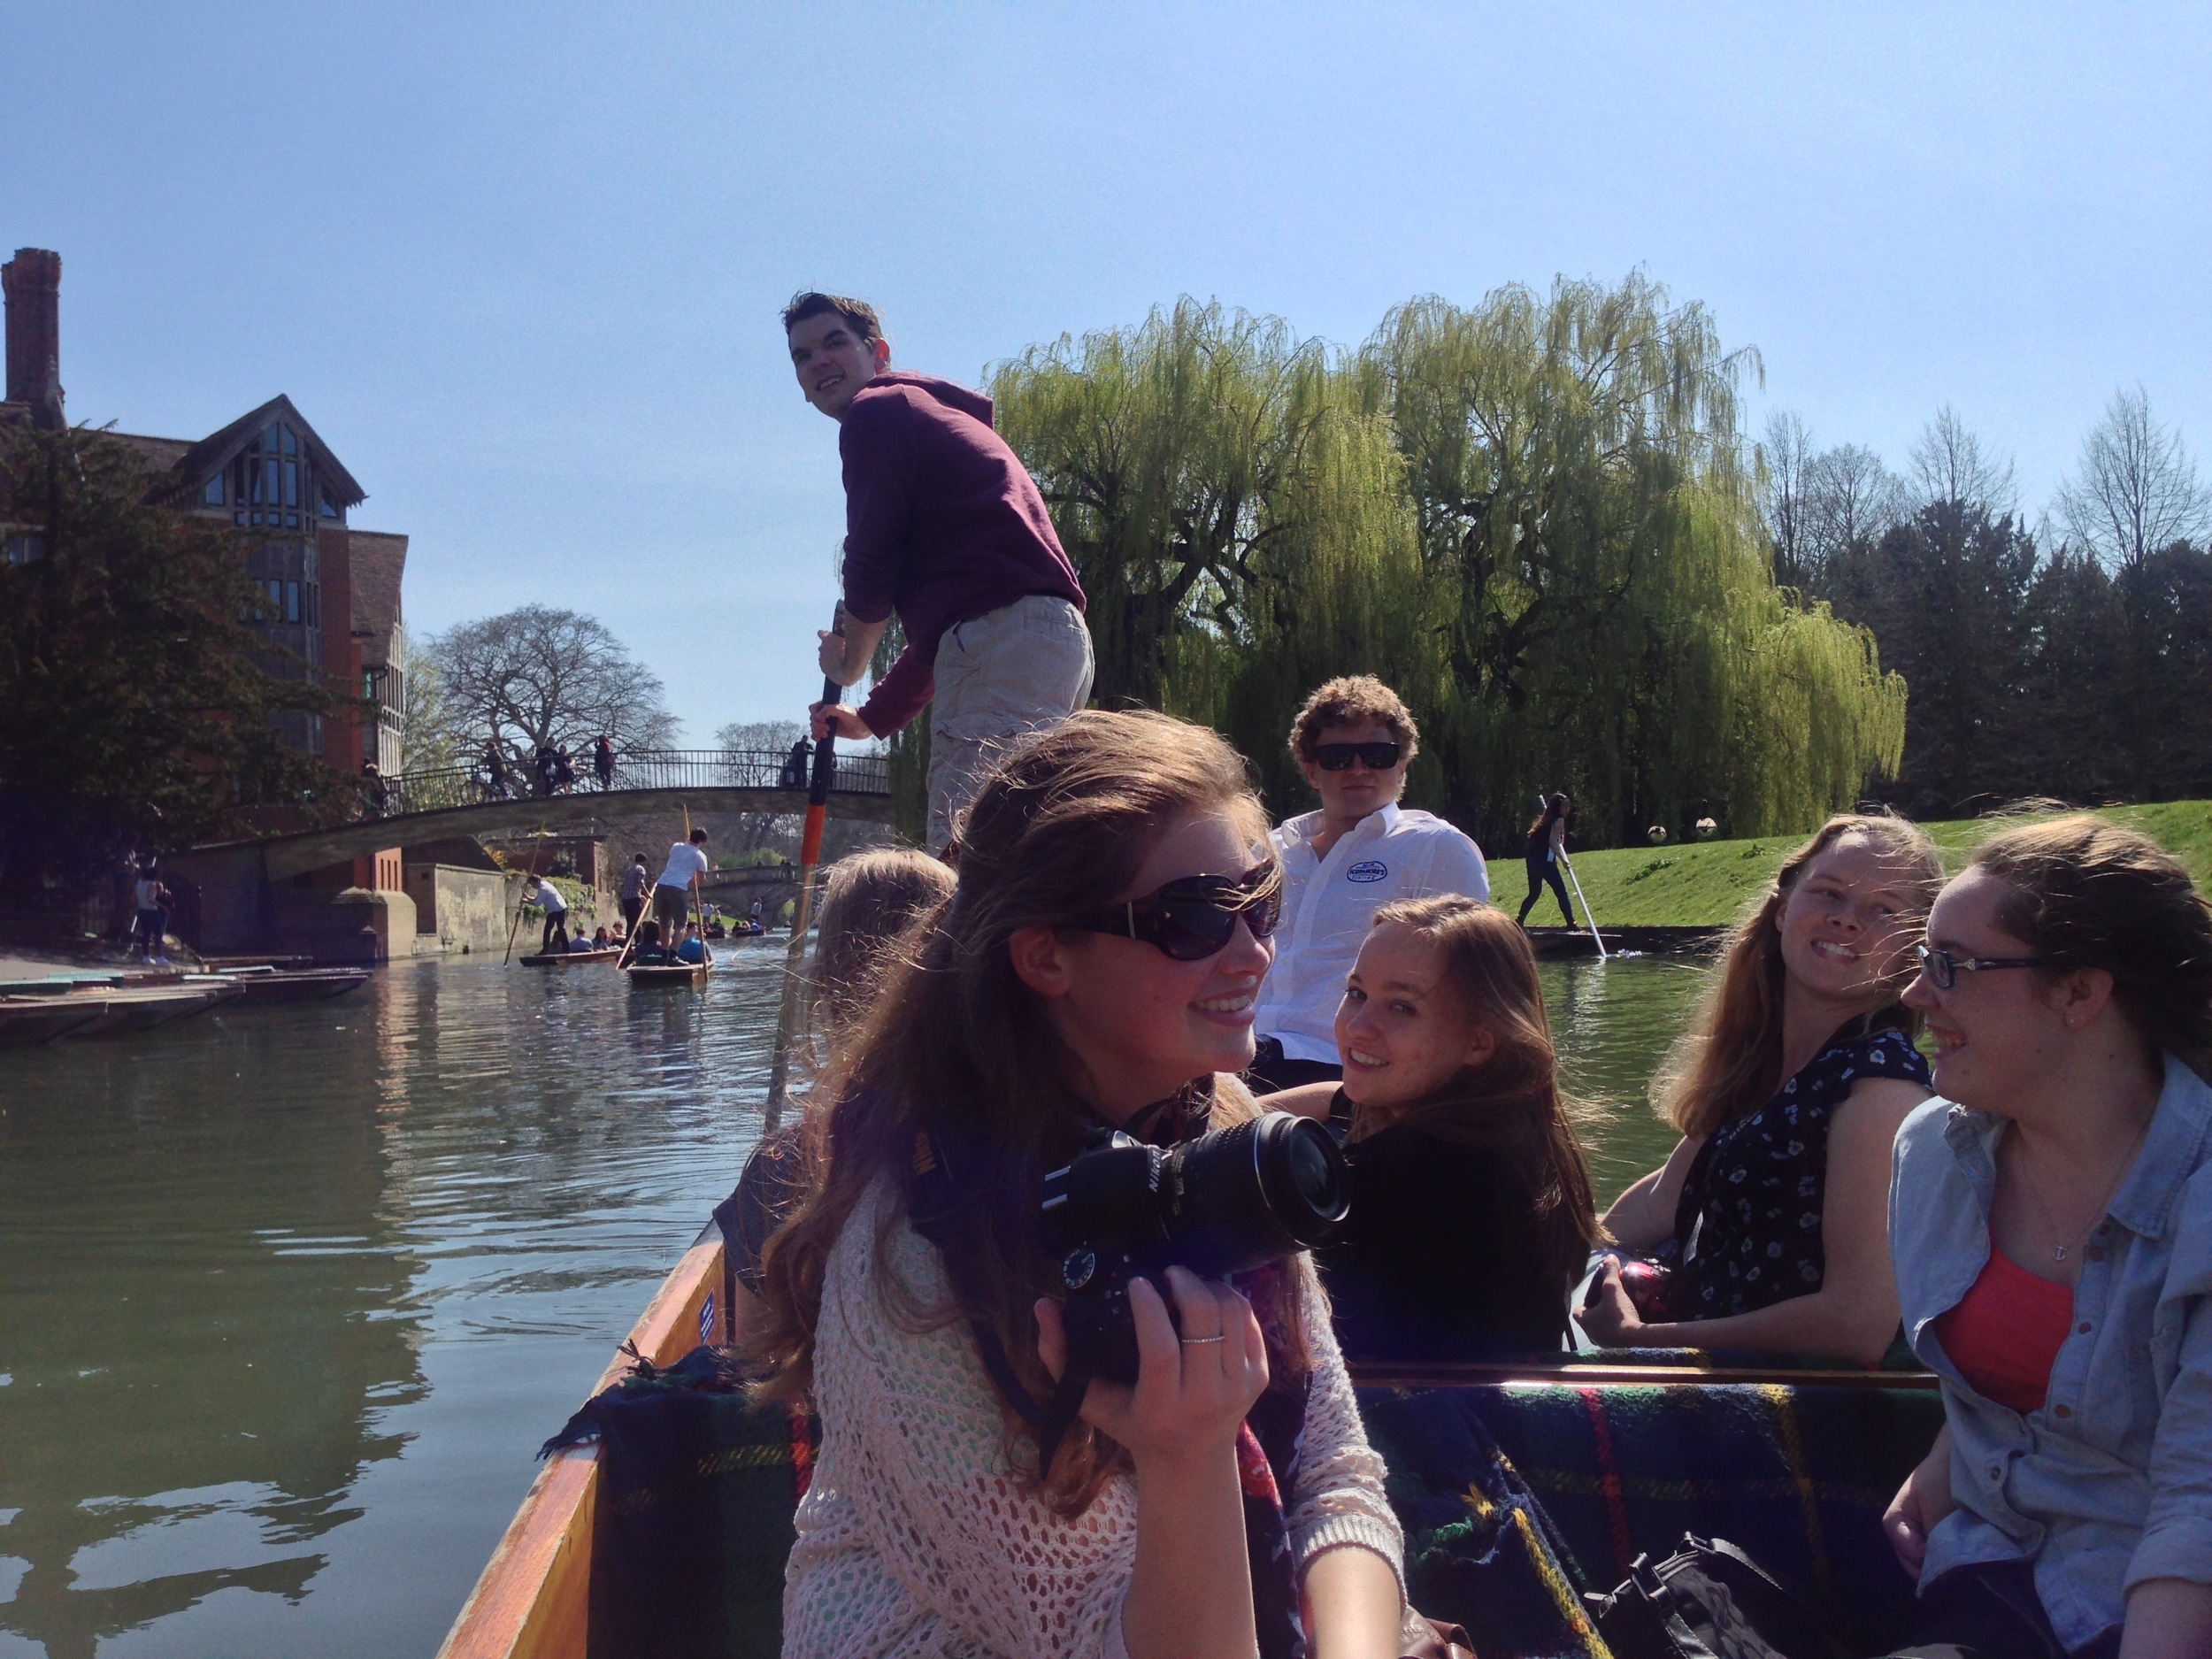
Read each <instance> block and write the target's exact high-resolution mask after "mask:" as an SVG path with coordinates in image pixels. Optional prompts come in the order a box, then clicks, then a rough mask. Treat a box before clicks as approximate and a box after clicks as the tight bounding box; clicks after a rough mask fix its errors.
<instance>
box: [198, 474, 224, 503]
mask: <svg viewBox="0 0 2212 1659" xmlns="http://www.w3.org/2000/svg"><path fill="white" fill-rule="evenodd" d="M200 499H201V500H202V501H203V502H204V503H206V504H207V505H208V506H211V507H219V506H221V505H222V504H223V475H222V474H221V473H220V472H218V473H216V475H215V476H214V477H213V478H211V479H209V480H207V487H206V488H204V489H203V490H201V492H200Z"/></svg>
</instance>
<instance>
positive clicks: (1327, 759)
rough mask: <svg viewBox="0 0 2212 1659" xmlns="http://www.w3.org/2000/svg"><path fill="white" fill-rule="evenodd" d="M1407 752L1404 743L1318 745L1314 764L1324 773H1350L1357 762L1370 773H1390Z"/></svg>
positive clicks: (1314, 750)
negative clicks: (1353, 764)
mask: <svg viewBox="0 0 2212 1659" xmlns="http://www.w3.org/2000/svg"><path fill="white" fill-rule="evenodd" d="M1405 752H1406V749H1405V745H1404V744H1403V743H1317V744H1315V745H1314V749H1313V763H1314V764H1315V765H1317V766H1318V767H1320V768H1321V770H1322V771H1324V772H1349V771H1351V769H1352V763H1353V762H1354V761H1355V760H1356V761H1359V762H1360V763H1361V764H1363V765H1365V766H1366V768H1367V770H1368V771H1370V772H1388V771H1389V770H1390V769H1391V768H1392V767H1394V766H1395V765H1396V764H1398V757H1400V756H1402V755H1403V754H1404V753H1405Z"/></svg>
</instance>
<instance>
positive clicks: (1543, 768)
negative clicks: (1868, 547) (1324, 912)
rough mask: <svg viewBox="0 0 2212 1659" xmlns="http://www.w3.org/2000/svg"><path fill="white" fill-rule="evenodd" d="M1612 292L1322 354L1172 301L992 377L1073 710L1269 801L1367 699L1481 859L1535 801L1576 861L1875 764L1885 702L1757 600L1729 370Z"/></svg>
mask: <svg viewBox="0 0 2212 1659" xmlns="http://www.w3.org/2000/svg"><path fill="white" fill-rule="evenodd" d="M1755 369H1756V357H1755V356H1754V355H1753V354H1750V353H1743V352H1739V353H1728V352H1725V351H1724V350H1723V349H1721V347H1720V344H1719V342H1718V339H1717V334H1716V332H1715V330H1714V328H1713V326H1712V324H1711V321H1710V319H1709V317H1708V316H1707V315H1706V313H1705V312H1704V311H1703V310H1702V308H1701V307H1699V306H1696V305H1689V306H1685V307H1682V308H1679V309H1671V308H1670V306H1669V304H1668V303H1667V298H1666V295H1665V293H1664V291H1663V289H1661V288H1657V287H1656V286H1655V285H1653V284H1651V283H1649V282H1647V281H1646V280H1643V279H1642V278H1641V277H1632V278H1631V279H1629V280H1627V281H1625V282H1624V283H1622V284H1620V285H1619V286H1618V287H1616V288H1606V287H1603V286H1601V285H1599V284H1595V283H1570V282H1562V283H1560V284H1558V285H1557V286H1556V287H1555V288H1554V290H1553V292H1552V293H1551V295H1550V296H1548V298H1543V297H1539V296H1536V295H1534V294H1532V292H1530V291H1529V290H1527V289H1525V288H1504V289H1501V290H1500V291H1498V292H1497V293H1495V294H1493V295H1492V296H1489V297H1488V298H1487V299H1486V300H1485V301H1484V302H1483V303H1482V304H1481V305H1480V306H1479V307H1477V308H1475V309H1474V310H1471V311H1463V310H1460V309H1458V308H1455V307H1454V306H1452V305H1449V304H1448V303H1445V302H1443V301H1441V300H1437V299H1425V300H1417V301H1414V302H1412V303H1409V304H1407V305H1405V306H1402V307H1401V308H1400V309H1399V310H1397V311H1394V312H1393V313H1391V315H1390V316H1389V317H1388V318H1386V319H1385V321H1384V323H1383V326H1382V327H1381V328H1380V329H1379V331H1378V332H1377V333H1376V334H1375V335H1374V337H1373V338H1372V339H1371V341H1370V342H1368V343H1367V345H1366V346H1365V347H1364V348H1363V349H1362V350H1361V351H1359V352H1358V353H1357V354H1356V355H1353V356H1350V357H1342V356H1338V355H1333V354H1332V353H1331V352H1330V351H1329V349H1327V348H1326V347H1325V346H1324V345H1322V344H1321V343H1320V342H1315V341H1310V340H1300V339H1298V338H1297V337H1296V335H1295V334H1294V333H1293V331H1292V330H1291V329H1290V327H1289V326H1288V325H1287V324H1286V323H1284V322H1282V321H1281V320H1279V319H1271V318H1256V317H1251V316H1248V315H1246V314H1244V313H1241V312H1231V311H1224V310H1222V308H1220V307H1219V306H1218V305H1202V304H1198V303H1194V302H1193V301H1190V300H1185V301H1183V302H1181V303H1179V304H1177V305H1176V306H1175V307H1174V308H1173V310H1172V311H1155V312H1154V313H1153V314H1152V315H1151V316H1150V317H1149V318H1148V319H1146V321H1145V322H1144V323H1143V324H1141V326H1137V327H1134V328H1129V329H1121V330H1115V331H1110V332H1107V333H1102V334H1092V335H1088V336H1086V337H1085V338H1084V339H1082V340H1081V341H1080V342H1077V341H1075V340H1072V339H1070V338H1066V337H1063V338H1062V339H1061V340H1059V341H1058V342H1056V343H1054V344H1052V345H1050V346H1047V347H1042V348H1039V349H1033V350H1032V351H1030V352H1028V353H1027V354H1025V356H1024V357H1020V358H1018V359H1017V360H1015V361H1014V362H1011V363H1009V364H1007V365H1002V367H1001V368H1000V369H999V370H998V371H997V373H996V374H995V377H994V380H993V385H992V392H993V394H994V396H995V398H996V399H997V401H998V404H999V409H1000V424H1001V426H1002V430H1003V431H1004V433H1005V434H1006V436H1007V438H1008V440H1009V441H1010V442H1011V443H1012V444H1013V445H1014V447H1015V449H1017V450H1018V452H1019V453H1020V454H1021V455H1022V457H1024V459H1025V462H1026V463H1027V464H1028V465H1029V467H1030V469H1031V471H1032V472H1034V473H1035V474H1036V476H1037V478H1038V481H1039V483H1040V486H1041V488H1042V490H1043V492H1044V495H1045V499H1046V501H1047V502H1048V504H1049V505H1050V507H1051V510H1052V513H1053V518H1054V522H1055V524H1056V526H1057V528H1058V531H1059V534H1060V538H1061V541H1063V543H1064V545H1065V547H1066V548H1067V550H1068V552H1069V555H1070V557H1071V558H1072V559H1073V561H1074V563H1075V565H1076V569H1077V572H1078V573H1079V575H1080V576H1081V578H1082V580H1083V584H1084V588H1085V590H1086V591H1087V594H1088V595H1089V597H1090V602H1091V611H1090V620H1091V629H1092V634H1093V638H1094V644H1095V648H1096V650H1097V654H1098V678H1097V685H1096V691H1095V694H1094V695H1096V696H1097V698H1098V700H1099V701H1100V702H1101V703H1102V704H1104V705H1106V706H1110V707H1112V706H1123V705H1125V704H1128V703H1141V704H1146V705H1149V706H1153V707H1160V708H1165V709H1168V710H1171V711H1173V712H1176V713H1179V714H1183V715H1186V716H1188V717H1189V718H1194V719H1201V720H1204V721H1207V722H1209V723H1210V724H1212V725H1214V726H1217V727H1218V728H1220V729H1221V730H1222V731H1223V732H1224V733H1225V734H1226V735H1228V736H1229V738H1230V739H1231V740H1232V741H1234V742H1235V743H1236V744H1237V745H1238V746H1239V747H1240V749H1243V750H1244V752H1245V753H1246V754H1248V755H1249V756H1251V757H1253V758H1254V760H1255V762H1256V764H1257V765H1258V767H1259V769H1260V772H1261V774H1262V777H1263V780H1264V781H1265V783H1266V785H1267V786H1268V794H1269V795H1270V798H1271V804H1273V805H1274V806H1276V807H1277V808H1278V809H1279V810H1289V809H1291V808H1293V807H1295V806H1299V805H1302V804H1303V797H1304V790H1303V784H1302V780H1299V779H1298V778H1297V777H1296V774H1295V772H1294V769H1293V768H1292V766H1291V765H1290V763H1289V760H1288V757H1287V756H1286V755H1285V753H1284V750H1283V739H1284V734H1285V732H1286V728H1287V726H1288V724H1289V720H1290V716H1291V714H1292V712H1293V711H1294V710H1295V709H1296V707H1297V705H1298V704H1299V703H1300V702H1301V701H1302V699H1303V698H1304V696H1305V695H1306V693H1307V692H1308V691H1310V689H1311V688H1312V687H1313V686H1315V685H1316V684H1317V683H1318V682H1319V681H1320V680H1324V679H1326V678H1328V677H1329V676H1331V675H1333V674H1338V673H1348V672H1371V673H1375V674H1378V675H1380V676H1381V677H1382V678H1383V679H1384V680H1387V681H1388V682H1389V683H1390V684H1392V685H1393V686H1394V687H1396V688H1397V689H1398V691H1399V692H1400V694H1401V695H1403V696H1404V697H1405V698H1406V700H1407V702H1408V703H1409V705H1410V706H1411V707H1412V708H1413V710H1414V711H1415V713H1416V715H1417V718H1419V719H1420V720H1421V723H1422V726H1423V730H1424V733H1425V749H1424V754H1423V757H1422V758H1421V760H1420V761H1418V762H1417V768H1416V772H1415V775H1414V779H1413V781H1412V786H1411V789H1410V791H1409V798H1411V799H1412V800H1414V801H1416V802H1417V803H1424V804H1428V805H1432V806H1434V807H1437V808H1439V809H1440V810H1443V811H1445V812H1446V813H1447V814H1448V816H1450V817H1451V818H1454V819H1455V821H1456V822H1458V823H1460V824H1461V825H1463V826H1465V827H1467V828H1469V829H1470V830H1472V831H1474V832H1475V833H1477V834H1478V835H1479V837H1480V838H1481V839H1483V840H1484V841H1486V842H1489V843H1490V844H1493V845H1497V844H1501V843H1505V844H1509V843H1510V842H1511V841H1513V839H1514V838H1515V835H1516V833H1517V829H1518V827H1519V823H1520V820H1521V819H1523V818H1525V817H1526V816H1527V810H1528V809H1529V807H1530V806H1531V805H1532V799H1533V796H1534V795H1535V793H1536V792H1537V791H1538V790H1539V789H1552V788H1564V789H1567V790H1569V791H1570V792H1571V793H1572V794H1574V795H1576V796H1577V798H1578V802H1579V803H1581V806H1582V809H1583V810H1582V814H1581V817H1582V822H1583V826H1584V830H1585V833H1587V834H1589V835H1591V836H1592V838H1593V839H1594V840H1597V841H1609V840H1613V839H1616V838H1617V837H1620V836H1624V835H1626V834H1630V833H1640V830H1641V828H1642V827H1643V826H1645V825H1647V824H1649V823H1653V822H1659V823H1664V824H1668V825H1670V826H1678V825H1679V824H1681V823H1682V821H1683V820H1684V819H1685V818H1694V817H1697V816H1701V815H1702V814H1703V813H1706V812H1711V813H1712V814H1713V815H1714V816H1716V817H1717V818H1722V819H1724V821H1725V822H1726V823H1727V824H1728V825H1729V826H1730V827H1731V828H1732V829H1734V830H1736V831H1739V832H1741V833H1766V832H1770V831H1776V830H1786V829H1793V828H1797V827H1801V826H1804V825H1807V824H1809V823H1811V822H1813V821H1815V820H1816V819H1817V818H1819V817H1820V815H1821V814H1822V813H1824V812H1825V811H1827V810H1831V809H1832V808H1833V807H1835V806H1837V805H1839V804H1843V803H1848V802H1849V801H1850V800H1851V798H1852V797H1853V795H1855V793H1856V792H1857V791H1858V789H1859V788H1860V787H1861V786H1862V784H1863V780H1865V778H1866V777H1867V775H1868V774H1869V773H1870V772H1877V771H1884V770H1887V769H1891V768H1893V767H1894V765H1895V764H1896V761H1897V757H1898V750H1899V749H1900V747H1901V742H1902V736H1903V697H1904V688H1903V685H1902V682H1901V681H1900V680H1898V679H1897V677H1896V676H1894V675H1884V674H1883V673H1882V672H1881V671H1880V668H1879V664H1878V661H1877V659H1876V657H1875V655H1874V649H1873V641H1872V639H1871V637H1870V635H1868V634H1865V633H1864V631H1863V630H1859V629H1854V628H1850V627H1847V626H1844V625H1842V624H1840V623H1839V622H1838V621H1836V620H1835V619H1834V618H1832V616H1830V615H1829V614H1828V613H1827V611H1826V610H1825V609H1824V608H1820V609H1816V610H1811V611H1807V610H1802V609H1799V608H1796V607H1795V606H1794V604H1793V603H1792V601H1791V600H1790V598H1789V597H1788V596H1787V595H1784V594H1782V593H1781V592H1779V591H1778V590H1777V589H1776V588H1775V587H1774V583H1773V579H1772V574H1771V563H1770V558H1769V557H1768V554H1767V549H1766V548H1765V545H1764V542H1763V538H1762V536H1761V534H1760V531H1759V526H1758V522H1757V518H1756V514H1755V508H1754V503H1753V495H1752V480H1751V477H1750V475H1749V471H1748V466H1747V460H1746V457H1745V454H1744V450H1743V447H1742V445H1741V444H1740V442H1739V439H1738V436H1737V407H1736V388H1737V384H1738V382H1739V380H1740V378H1741V376H1742V375H1743V374H1745V373H1750V372H1755Z"/></svg>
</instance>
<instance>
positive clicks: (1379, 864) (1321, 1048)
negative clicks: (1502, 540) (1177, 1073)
mask: <svg viewBox="0 0 2212 1659" xmlns="http://www.w3.org/2000/svg"><path fill="white" fill-rule="evenodd" d="M1420 741H1421V733H1420V729H1419V728H1418V727H1417V726H1415V725H1414V722H1413V716H1412V714H1411V713H1410V712H1409V711H1408V710H1407V708H1406V706H1405V704H1404V703H1401V702H1400V701H1399V700H1398V694H1397V693H1396V692H1394V691H1393V690H1391V689H1390V687H1387V686H1386V685H1384V684H1383V683H1382V681H1381V680H1377V679H1376V678H1375V677H1374V676H1373V675H1371V674H1354V675H1349V676H1348V677H1346V678H1344V679H1340V680H1330V681H1329V682H1328V683H1327V684H1326V685H1325V686H1323V687H1321V688H1320V689H1319V690H1318V691H1317V692H1315V693H1314V694H1313V695H1312V696H1310V697H1309V698H1307V699H1306V706H1305V707H1304V708H1302V709H1301V710H1299V711H1298V718H1297V719H1295V720H1294V721H1293V722H1292V723H1291V728H1290V752H1291V753H1292V754H1293V755H1294V757H1296V758H1297V761H1298V765H1299V768H1300V770H1301V771H1302V772H1304V773H1305V774H1306V781H1307V782H1308V783H1310V784H1311V785H1312V786H1313V787H1314V788H1315V790H1316V791H1317V793H1318V794H1319V795H1320V796H1321V810H1319V811H1318V812H1308V813H1306V814H1305V815H1304V816H1303V817H1302V818H1289V819H1286V821H1285V822H1284V823H1283V825H1282V826H1280V827H1279V829H1277V830H1276V831H1275V833H1274V835H1273V837H1272V839H1273V841H1274V844H1275V853H1276V856H1278V857H1279V858H1280V859H1281V860H1282V863H1283V912H1282V919H1281V920H1280V921H1279V922H1278V923H1277V924H1276V926H1275V965H1274V967H1273V968H1272V969H1271V970H1270V971H1269V972H1268V976H1267V979H1266V980H1265V982H1264V983H1263V985H1262V986H1261V987H1260V1001H1259V1006H1258V1008H1257V1009H1256V1010H1255V1011H1254V1026H1255V1029H1256V1031H1257V1033H1258V1034H1259V1040H1260V1045H1259V1057H1258V1058H1257V1059H1256V1060H1255V1061H1254V1062H1253V1064H1252V1068H1251V1070H1250V1071H1248V1072H1247V1073H1246V1076H1247V1078H1248V1079H1249V1080H1250V1082H1251V1084H1252V1086H1253V1087H1254V1088H1256V1089H1257V1090H1259V1091H1261V1092H1262V1093H1271V1092H1273V1091H1274V1090H1277V1089H1283V1088H1291V1087H1296V1086H1297V1085H1299V1084H1302V1083H1319V1082H1335V1081H1338V1080H1340V1079H1341V1078H1342V1076H1343V1065H1342V1063H1341V1061H1340V1058H1339V1056H1338V1055H1337V1051H1336V1007H1337V1004H1338V1002H1341V1001H1342V1000H1343V996H1344V979H1345V976H1346V975H1347V974H1348V973H1349V972H1351V969H1352V959H1353V958H1354V957H1355V956H1358V955H1359V948H1360V941H1363V939H1365V938H1366V937H1367V929H1368V926H1369V924H1370V922H1371V919H1372V918H1373V916H1374V914H1375V912H1376V910H1379V908H1380V907H1381V906H1383V905H1385V904H1386V903H1388V902H1391V901H1392V900H1394V899H1421V898H1428V897H1430V896H1432V895H1436V894H1440V893H1463V894H1465V895H1468V896H1469V897H1470V898H1476V899H1483V900H1487V899H1488V898H1489V896H1490V872H1489V870H1488V869H1487V867H1486V866H1485V864H1483V861H1482V850H1481V849H1479V847H1477V846H1476V845H1475V843H1474V842H1473V841H1471V840H1469V839H1468V838H1467V837H1466V836H1465V835H1463V834H1462V833H1460V832H1459V831H1458V830H1456V829H1455V828H1453V827H1452V826H1450V825H1449V824H1447V823H1446V822H1445V821H1444V820H1443V819H1442V818H1436V817H1433V816H1432V815H1431V814H1429V813H1426V812H1422V811H1408V810H1404V809H1402V808H1401V807H1400V806H1399V805H1398V797H1399V796H1400V795H1403V794H1404V793H1405V787H1406V768H1407V766H1408V765H1409V764H1411V763H1412V760H1413V757H1414V756H1415V755H1416V754H1417V752H1418V751H1419V749H1420Z"/></svg>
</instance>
